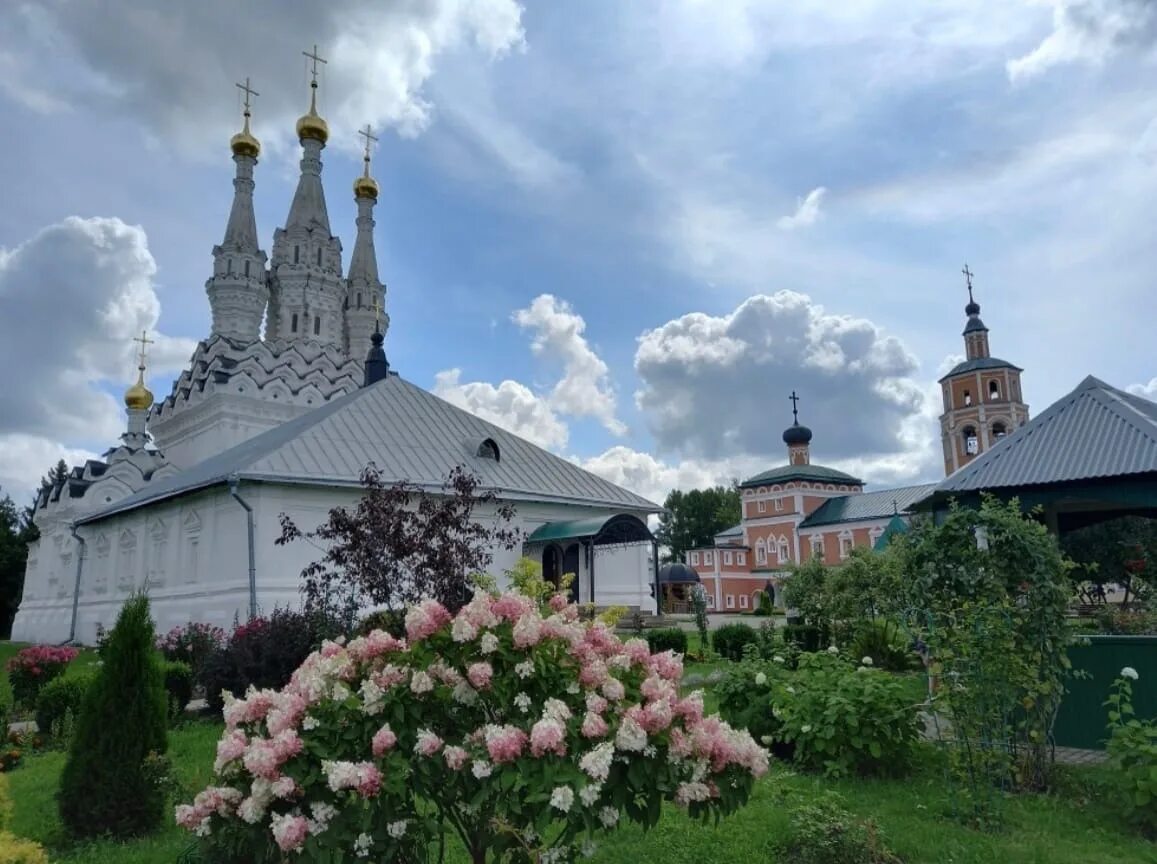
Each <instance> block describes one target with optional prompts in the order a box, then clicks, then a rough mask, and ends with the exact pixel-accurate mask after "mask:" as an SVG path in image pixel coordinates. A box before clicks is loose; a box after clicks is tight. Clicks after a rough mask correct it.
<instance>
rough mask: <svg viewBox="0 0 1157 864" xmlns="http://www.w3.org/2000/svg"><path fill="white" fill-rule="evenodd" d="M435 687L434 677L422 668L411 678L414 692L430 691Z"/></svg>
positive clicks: (411, 686) (411, 688)
mask: <svg viewBox="0 0 1157 864" xmlns="http://www.w3.org/2000/svg"><path fill="white" fill-rule="evenodd" d="M433 689H434V679H433V678H431V677H430V676H429V675H427V674H426V673H425V672H423V671H422V670H420V669H419V670H418V671H417V672H415V673H414V677H413V678H412V679H410V690H411V692H413V693H429V692H430V691H431V690H433Z"/></svg>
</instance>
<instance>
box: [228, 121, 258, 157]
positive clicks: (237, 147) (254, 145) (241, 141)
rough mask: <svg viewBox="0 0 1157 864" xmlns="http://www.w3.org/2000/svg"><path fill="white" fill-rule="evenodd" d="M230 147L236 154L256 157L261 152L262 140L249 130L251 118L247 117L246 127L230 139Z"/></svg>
mask: <svg viewBox="0 0 1157 864" xmlns="http://www.w3.org/2000/svg"><path fill="white" fill-rule="evenodd" d="M229 149H231V150H232V151H233V155H234V156H249V157H250V158H252V159H256V158H257V156H258V155H259V154H260V153H261V142H260V141H258V140H257V139H256V138H254V137H253V135H252V133H250V131H249V118H248V117H246V118H245V128H244V129H242V130H241V131H240V132H238V133H237V134H236V135H234V136H233V137H232V138H230V139H229Z"/></svg>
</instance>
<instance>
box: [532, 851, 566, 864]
mask: <svg viewBox="0 0 1157 864" xmlns="http://www.w3.org/2000/svg"><path fill="white" fill-rule="evenodd" d="M538 860H539V861H541V862H542V864H561V862H562V861H565V860H566V850H565V849H562V848H561V847H555V848H554V849H545V850H543V851H542V852H540V853H539V855H538Z"/></svg>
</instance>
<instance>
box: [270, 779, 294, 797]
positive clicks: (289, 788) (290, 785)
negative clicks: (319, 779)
mask: <svg viewBox="0 0 1157 864" xmlns="http://www.w3.org/2000/svg"><path fill="white" fill-rule="evenodd" d="M270 790H271V791H272V792H273V794H274V796H276V797H277V798H290V797H292V796H293V794H294V793H295V792H297V783H296V782H295V781H294V779H293V778H292V777H279V778H277V779H276V780H274V781H273V785H272V786H270Z"/></svg>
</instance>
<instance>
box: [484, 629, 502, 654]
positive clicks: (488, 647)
mask: <svg viewBox="0 0 1157 864" xmlns="http://www.w3.org/2000/svg"><path fill="white" fill-rule="evenodd" d="M479 650H480V651H481V652H482V653H483V654H493V653H494V652H495V651H497V650H498V637H497V636H495V635H494V634H493V633H483V634H482V641H481V642H480V643H479Z"/></svg>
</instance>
